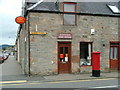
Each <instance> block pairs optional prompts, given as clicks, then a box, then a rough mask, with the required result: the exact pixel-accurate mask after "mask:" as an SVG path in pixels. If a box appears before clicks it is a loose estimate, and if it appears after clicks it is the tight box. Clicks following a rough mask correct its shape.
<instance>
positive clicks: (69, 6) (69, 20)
mask: <svg viewBox="0 0 120 90" xmlns="http://www.w3.org/2000/svg"><path fill="white" fill-rule="evenodd" d="M63 5H64V6H63V24H64V25H76V20H77V19H76V17H77V16H76V3H64V4H63Z"/></svg>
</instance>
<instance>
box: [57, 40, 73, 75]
mask: <svg viewBox="0 0 120 90" xmlns="http://www.w3.org/2000/svg"><path fill="white" fill-rule="evenodd" d="M70 72H71V43H70V42H58V73H59V74H63V73H70Z"/></svg>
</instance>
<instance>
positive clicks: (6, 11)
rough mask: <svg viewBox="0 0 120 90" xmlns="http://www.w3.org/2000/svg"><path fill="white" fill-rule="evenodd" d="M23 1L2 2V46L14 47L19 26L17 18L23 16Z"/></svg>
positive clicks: (7, 0)
mask: <svg viewBox="0 0 120 90" xmlns="http://www.w3.org/2000/svg"><path fill="white" fill-rule="evenodd" d="M21 9H22V0H0V45H1V44H10V45H14V44H15V40H16V36H17V30H18V26H19V24H17V23H16V22H15V18H16V17H17V16H20V15H21Z"/></svg>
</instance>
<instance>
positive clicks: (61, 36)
mask: <svg viewBox="0 0 120 90" xmlns="http://www.w3.org/2000/svg"><path fill="white" fill-rule="evenodd" d="M58 38H59V39H62V38H65V39H71V38H72V34H71V33H60V34H58Z"/></svg>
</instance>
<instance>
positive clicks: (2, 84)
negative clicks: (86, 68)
mask: <svg viewBox="0 0 120 90" xmlns="http://www.w3.org/2000/svg"><path fill="white" fill-rule="evenodd" d="M111 79H115V78H106V79H88V80H87V79H86V80H72V81H53V82H27V80H21V81H1V82H0V86H8V85H23V84H55V83H56V84H57V83H58V84H59V83H69V82H85V81H97V80H111Z"/></svg>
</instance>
